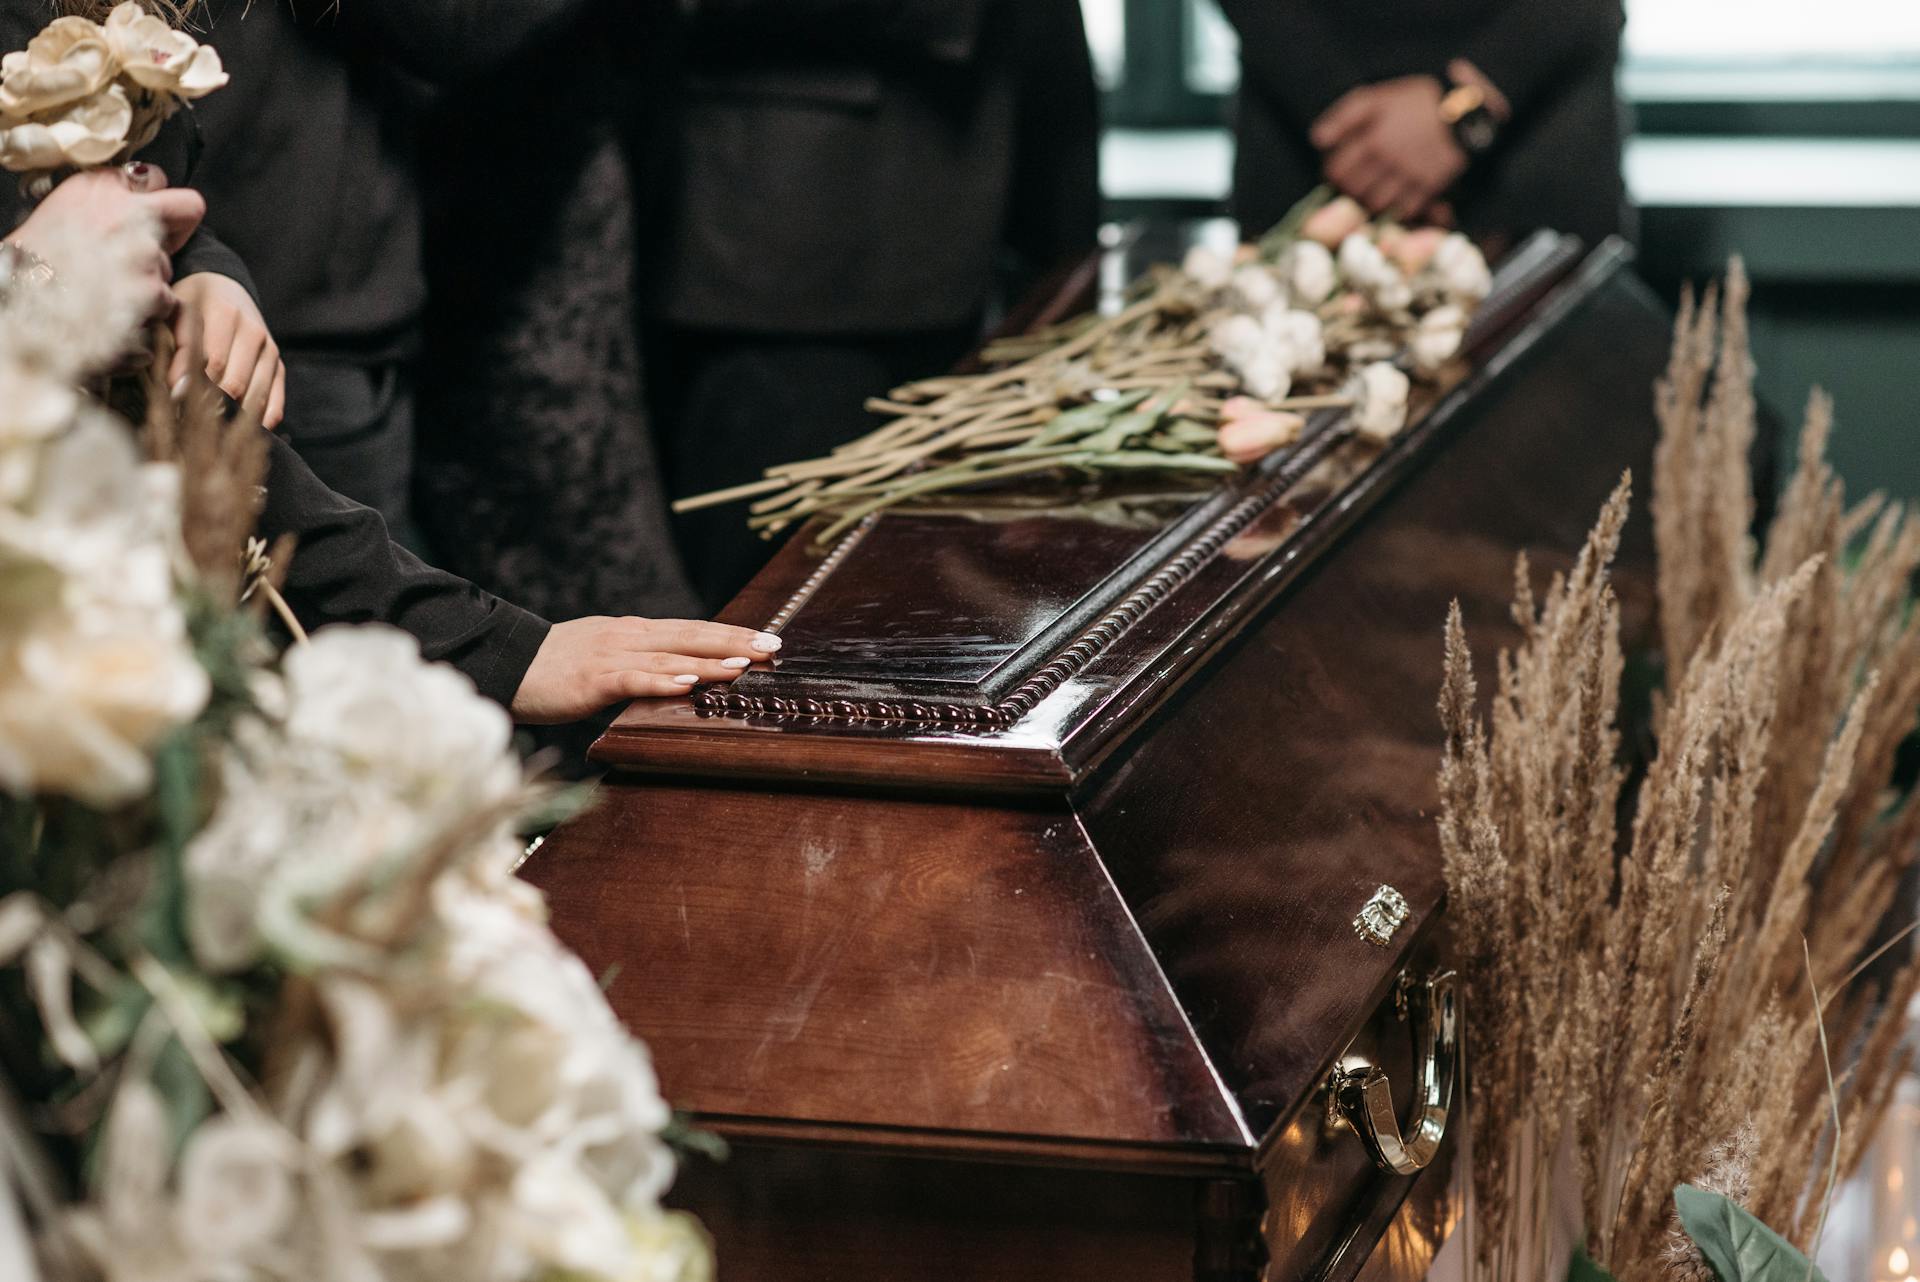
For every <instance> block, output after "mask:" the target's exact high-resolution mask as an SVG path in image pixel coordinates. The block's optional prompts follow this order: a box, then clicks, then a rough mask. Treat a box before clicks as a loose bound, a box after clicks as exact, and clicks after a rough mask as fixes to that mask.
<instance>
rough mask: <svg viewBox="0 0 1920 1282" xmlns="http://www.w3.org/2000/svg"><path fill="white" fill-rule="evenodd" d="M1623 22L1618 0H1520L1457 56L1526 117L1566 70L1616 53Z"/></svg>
mask: <svg viewBox="0 0 1920 1282" xmlns="http://www.w3.org/2000/svg"><path fill="white" fill-rule="evenodd" d="M1625 22H1626V15H1625V12H1624V11H1623V10H1622V8H1621V5H1620V0H1556V2H1555V3H1553V4H1540V3H1527V2H1524V0H1523V2H1522V3H1519V4H1510V5H1508V6H1506V9H1505V10H1504V11H1503V12H1502V13H1501V15H1500V16H1499V17H1498V18H1495V19H1494V20H1493V21H1492V22H1490V23H1488V24H1487V25H1486V27H1484V28H1483V29H1482V30H1480V31H1479V32H1477V33H1476V34H1475V35H1474V36H1472V37H1471V38H1470V39H1469V40H1468V41H1467V43H1466V46H1465V47H1464V48H1462V49H1460V50H1459V56H1460V57H1462V58H1465V59H1466V60H1467V61H1468V62H1471V63H1472V64H1473V65H1474V66H1476V67H1478V68H1479V69H1480V71H1481V73H1482V74H1484V75H1485V76H1486V77H1487V79H1489V80H1491V81H1493V83H1494V84H1495V85H1496V86H1498V87H1499V89H1500V92H1501V93H1503V94H1505V95H1506V96H1507V99H1508V101H1509V102H1511V103H1512V104H1513V112H1514V115H1515V116H1516V117H1517V118H1519V119H1521V120H1524V119H1525V118H1526V116H1527V114H1528V111H1529V109H1530V108H1532V107H1533V106H1534V105H1535V104H1537V103H1538V102H1539V101H1540V100H1541V99H1542V98H1544V97H1550V96H1551V95H1552V92H1553V90H1554V89H1555V88H1556V86H1558V85H1559V84H1560V83H1561V82H1562V81H1563V80H1564V79H1565V78H1566V77H1567V75H1568V74H1569V73H1570V72H1572V71H1574V70H1576V69H1577V68H1580V67H1585V66H1590V65H1593V64H1596V63H1599V62H1602V61H1612V60H1613V59H1614V58H1616V57H1618V54H1619V47H1620V29H1621V27H1622V26H1623V25H1624V24H1625Z"/></svg>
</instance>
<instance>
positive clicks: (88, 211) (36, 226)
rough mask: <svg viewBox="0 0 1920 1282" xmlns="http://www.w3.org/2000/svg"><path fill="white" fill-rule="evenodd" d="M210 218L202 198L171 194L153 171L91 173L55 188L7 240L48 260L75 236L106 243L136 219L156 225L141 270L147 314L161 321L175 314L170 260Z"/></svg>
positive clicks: (144, 167)
mask: <svg viewBox="0 0 1920 1282" xmlns="http://www.w3.org/2000/svg"><path fill="white" fill-rule="evenodd" d="M206 212H207V202H206V201H204V200H202V199H201V198H200V193H199V192H197V191H192V190H188V189H174V188H169V187H168V186H167V176H166V175H165V174H163V173H161V172H160V171H159V170H158V169H156V168H154V167H153V166H152V165H145V164H134V165H125V166H123V167H121V168H119V169H90V170H85V171H83V172H81V173H77V174H75V175H73V177H71V178H68V179H67V180H66V181H64V182H62V183H60V184H59V185H58V186H56V187H55V188H54V189H53V190H52V191H51V192H49V193H48V194H47V197H46V199H45V200H42V201H41V202H40V203H39V205H37V206H36V207H35V208H34V211H33V213H31V214H29V215H28V216H27V221H25V222H24V223H22V224H20V226H19V227H17V228H15V229H14V232H13V234H12V235H11V236H8V237H7V239H8V240H10V241H12V242H13V243H14V244H16V245H19V246H20V247H21V248H23V249H25V250H27V251H28V252H30V253H32V254H34V255H36V256H37V257H39V258H42V259H44V258H47V257H48V256H49V254H50V253H51V254H54V255H56V256H57V254H58V250H59V246H60V245H61V244H62V243H65V242H68V241H70V240H71V238H72V237H73V235H74V233H75V231H79V232H81V233H83V234H85V233H93V234H97V235H99V236H101V237H107V236H111V235H115V234H117V233H118V232H120V231H121V230H122V229H123V228H125V227H126V226H127V225H128V224H129V223H131V222H133V221H134V220H135V219H136V218H151V219H154V220H156V222H157V224H158V227H159V238H158V239H157V240H155V241H153V242H152V249H151V252H143V254H142V257H141V260H140V264H139V266H140V270H141V273H142V275H143V277H144V279H145V281H146V284H147V286H148V289H149V290H150V292H151V295H152V297H151V300H150V302H149V304H148V308H149V311H148V314H149V315H150V316H151V317H153V318H155V319H161V318H164V317H166V316H169V315H171V314H172V312H173V309H174V295H173V291H172V290H171V289H170V288H168V286H169V283H170V282H171V281H172V280H173V263H172V260H171V258H170V257H169V256H170V255H171V254H173V253H174V252H175V251H176V250H178V249H179V248H180V246H182V245H184V244H186V243H187V238H188V237H189V236H191V235H193V232H194V229H195V228H196V227H198V226H199V225H200V220H201V218H203V217H205V216H206Z"/></svg>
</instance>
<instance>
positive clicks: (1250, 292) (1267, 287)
mask: <svg viewBox="0 0 1920 1282" xmlns="http://www.w3.org/2000/svg"><path fill="white" fill-rule="evenodd" d="M1233 292H1234V293H1235V294H1236V295H1238V296H1239V299H1240V303H1241V305H1242V306H1243V307H1245V308H1246V310H1248V311H1250V312H1258V311H1260V310H1261V309H1263V308H1265V307H1268V306H1270V305H1271V304H1273V303H1277V302H1284V301H1285V298H1284V296H1283V294H1282V292H1281V289H1280V282H1279V281H1277V280H1275V279H1274V276H1273V273H1272V272H1270V271H1268V270H1267V269H1266V268H1265V267H1262V266H1260V265H1259V264H1258V263H1248V264H1247V265H1246V266H1245V267H1242V268H1241V269H1240V270H1238V271H1236V272H1235V273H1234V274H1233Z"/></svg>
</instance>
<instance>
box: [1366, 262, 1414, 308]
mask: <svg viewBox="0 0 1920 1282" xmlns="http://www.w3.org/2000/svg"><path fill="white" fill-rule="evenodd" d="M1368 296H1369V297H1370V298H1372V299H1373V305H1374V306H1375V307H1377V308H1379V309H1380V310H1381V311H1383V312H1404V311H1406V310H1407V309H1408V308H1410V307H1412V306H1413V286H1412V284H1410V283H1409V282H1408V281H1407V279H1406V277H1404V276H1402V275H1400V274H1399V272H1397V271H1396V272H1395V273H1394V274H1393V276H1392V277H1391V278H1383V279H1382V280H1380V281H1379V282H1378V283H1376V284H1375V285H1374V286H1373V287H1372V289H1370V290H1369V291H1368Z"/></svg>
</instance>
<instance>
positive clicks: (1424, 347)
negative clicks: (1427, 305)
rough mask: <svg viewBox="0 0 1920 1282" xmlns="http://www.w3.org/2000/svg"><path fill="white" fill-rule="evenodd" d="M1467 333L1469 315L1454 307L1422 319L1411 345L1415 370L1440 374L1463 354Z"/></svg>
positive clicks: (1448, 306) (1449, 306)
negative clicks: (1448, 363) (1462, 348)
mask: <svg viewBox="0 0 1920 1282" xmlns="http://www.w3.org/2000/svg"><path fill="white" fill-rule="evenodd" d="M1466 332H1467V314H1466V312H1465V311H1463V310H1462V309H1461V308H1459V307H1457V306H1455V305H1454V304H1452V303H1448V304H1447V305H1446V306H1444V307H1436V308H1434V309H1433V310H1432V311H1430V312H1428V313H1427V314H1426V315H1425V316H1422V317H1421V318H1420V323H1419V324H1418V325H1417V326H1415V328H1414V331H1413V340H1412V342H1411V344H1410V347H1411V350H1412V353H1413V363H1414V365H1415V367H1416V368H1418V369H1419V370H1420V371H1421V372H1422V373H1426V374H1431V373H1433V372H1434V371H1436V370H1438V369H1439V368H1440V367H1441V366H1443V365H1445V364H1446V363H1447V362H1448V361H1450V360H1452V359H1453V357H1454V354H1455V353H1457V352H1458V351H1459V350H1460V343H1461V341H1462V340H1463V339H1464V338H1465V337H1466Z"/></svg>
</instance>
